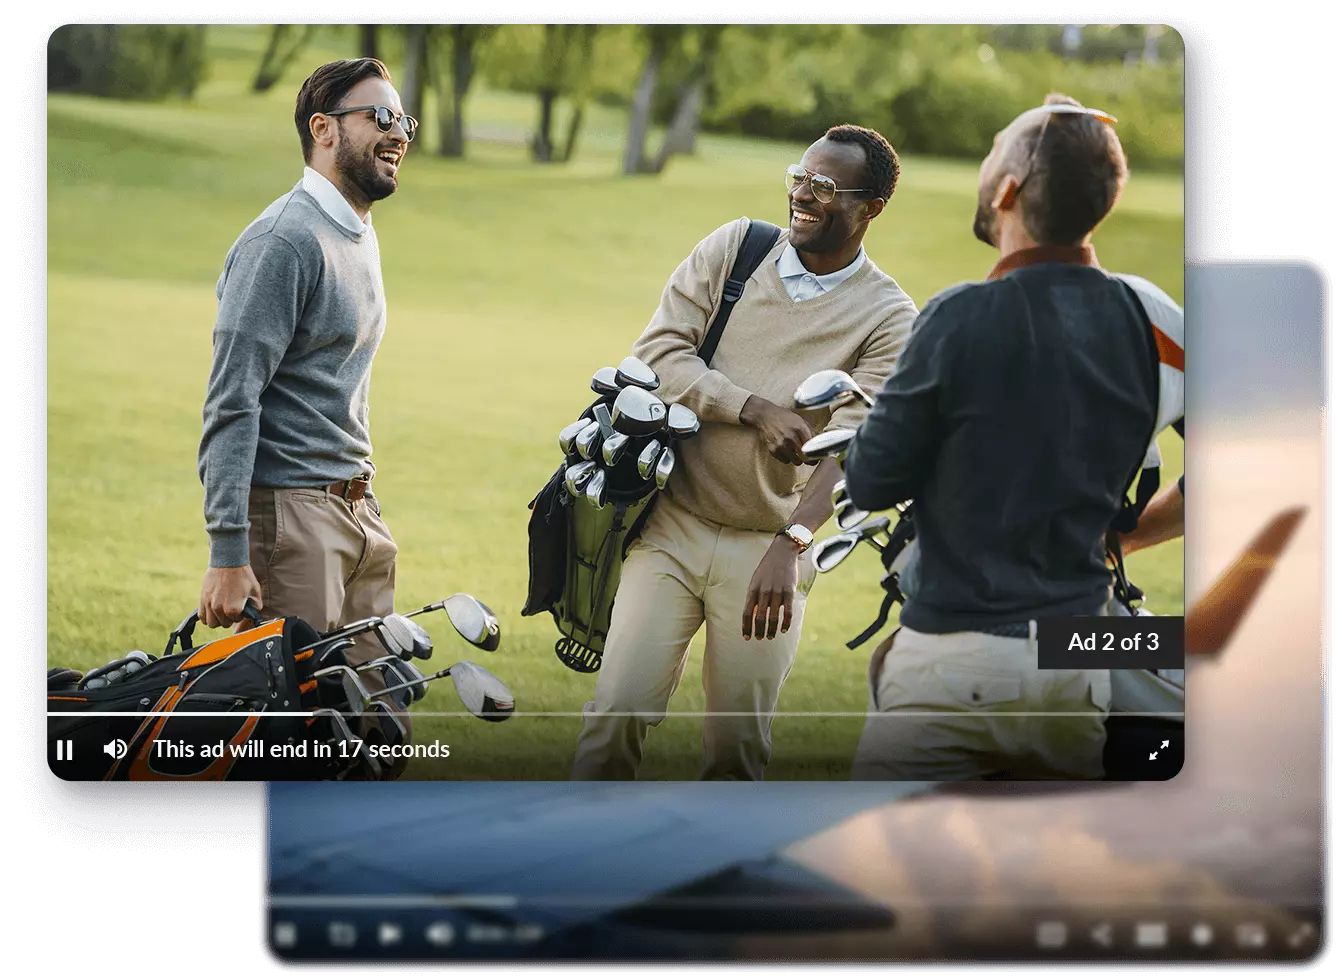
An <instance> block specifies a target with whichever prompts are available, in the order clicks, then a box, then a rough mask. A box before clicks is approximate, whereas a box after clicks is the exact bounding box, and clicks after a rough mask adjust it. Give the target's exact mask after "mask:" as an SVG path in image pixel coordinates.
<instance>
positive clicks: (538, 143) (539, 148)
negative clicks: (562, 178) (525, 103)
mask: <svg viewBox="0 0 1337 976" xmlns="http://www.w3.org/2000/svg"><path fill="white" fill-rule="evenodd" d="M556 104H557V90H556V89H554V88H540V89H539V124H538V130H537V131H536V132H535V133H534V141H533V142H532V143H530V151H531V153H532V155H533V157H534V162H536V163H550V162H552V160H553V142H552V116H553V106H555V105H556Z"/></svg>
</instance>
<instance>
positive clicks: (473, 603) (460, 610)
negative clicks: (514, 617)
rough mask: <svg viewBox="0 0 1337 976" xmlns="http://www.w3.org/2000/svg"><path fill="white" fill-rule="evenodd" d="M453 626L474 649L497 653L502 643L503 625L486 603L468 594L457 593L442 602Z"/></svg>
mask: <svg viewBox="0 0 1337 976" xmlns="http://www.w3.org/2000/svg"><path fill="white" fill-rule="evenodd" d="M442 606H444V607H445V610H446V616H447V617H449V618H450V623H451V626H452V627H454V628H455V630H456V631H457V632H458V633H459V635H460V636H461V637H463V638H464V639H465V640H467V641H468V642H469V643H470V644H472V645H473V646H474V647H478V648H482V649H483V650H485V651H495V650H496V649H497V645H498V644H500V643H501V624H500V623H498V622H497V615H496V614H495V613H493V612H492V610H491V608H489V607H488V605H487V604H486V603H484V602H483V601H482V600H479V599H478V598H477V597H472V596H470V595H469V594H468V593H456V594H455V595H454V596H450V597H447V598H446V599H445V600H444V601H442Z"/></svg>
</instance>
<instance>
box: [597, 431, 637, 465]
mask: <svg viewBox="0 0 1337 976" xmlns="http://www.w3.org/2000/svg"><path fill="white" fill-rule="evenodd" d="M630 441H631V438H630V437H629V436H628V435H626V434H623V433H620V432H618V431H613V433H611V434H609V435H608V436H607V437H605V438H604V443H603V459H604V466H605V467H609V468H611V467H613V465H615V464H617V462H618V461H620V460H621V459H622V452H623V451H624V450H625V449H626V447H627V444H628V443H630Z"/></svg>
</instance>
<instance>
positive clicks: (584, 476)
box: [563, 424, 599, 498]
mask: <svg viewBox="0 0 1337 976" xmlns="http://www.w3.org/2000/svg"><path fill="white" fill-rule="evenodd" d="M594 426H595V430H597V429H598V426H599V425H598V424H595V425H594ZM598 467H599V465H597V464H596V463H595V462H593V461H581V462H580V463H579V464H572V465H568V466H567V469H566V476H565V478H564V479H563V480H564V481H565V483H566V493H567V494H568V495H570V496H571V497H572V498H579V497H580V495H581V492H583V491H584V490H585V483H586V482H587V481H589V480H590V478H592V477H593V476H594V472H595V471H596V470H598Z"/></svg>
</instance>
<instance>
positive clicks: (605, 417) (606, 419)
mask: <svg viewBox="0 0 1337 976" xmlns="http://www.w3.org/2000/svg"><path fill="white" fill-rule="evenodd" d="M621 392H622V390H621V389H619V390H618V393H619V394H620V393H621ZM590 416H592V417H593V418H594V419H595V421H597V422H598V424H599V429H600V433H601V434H602V435H603V436H604V437H607V436H608V435H609V434H611V433H612V432H613V412H612V411H611V410H609V409H608V404H606V403H596V404H595V405H594V406H593V407H591V408H590Z"/></svg>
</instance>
